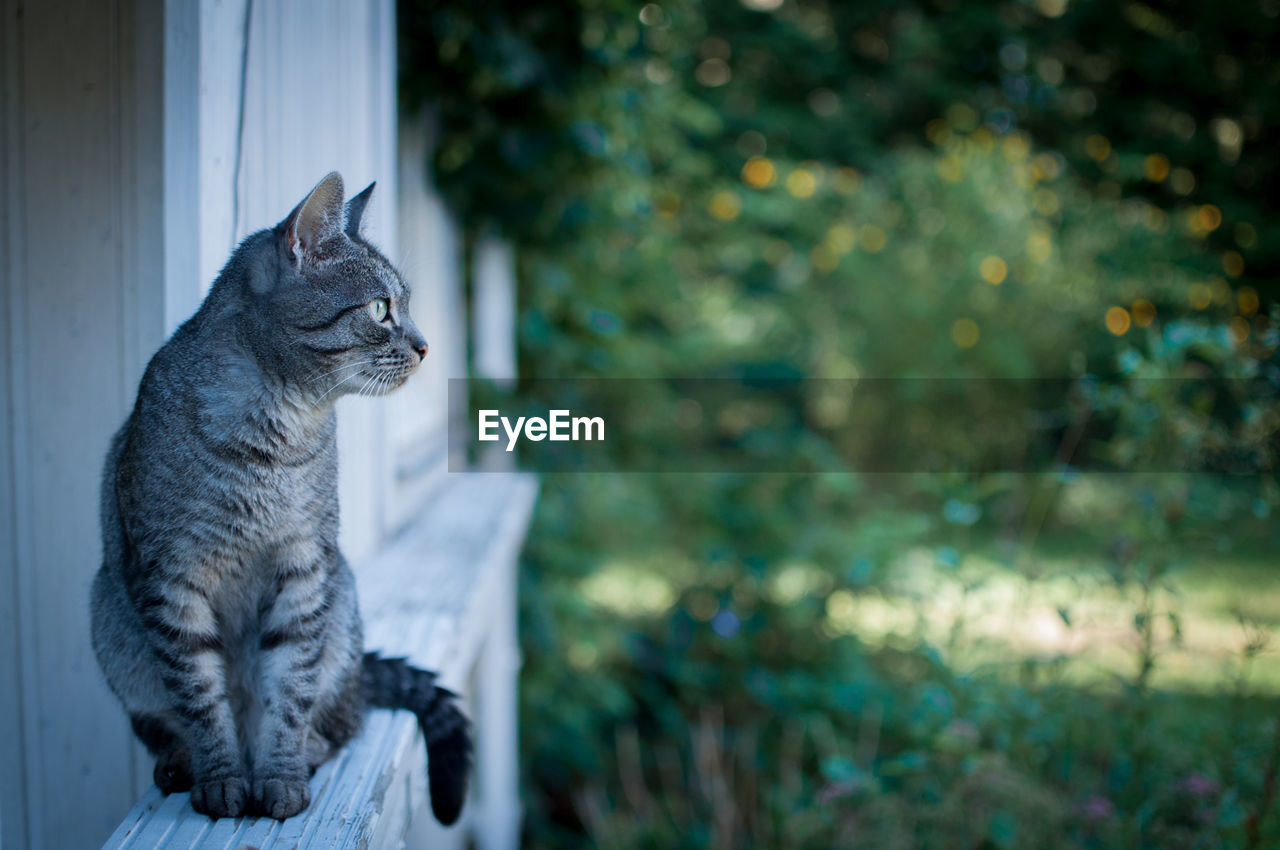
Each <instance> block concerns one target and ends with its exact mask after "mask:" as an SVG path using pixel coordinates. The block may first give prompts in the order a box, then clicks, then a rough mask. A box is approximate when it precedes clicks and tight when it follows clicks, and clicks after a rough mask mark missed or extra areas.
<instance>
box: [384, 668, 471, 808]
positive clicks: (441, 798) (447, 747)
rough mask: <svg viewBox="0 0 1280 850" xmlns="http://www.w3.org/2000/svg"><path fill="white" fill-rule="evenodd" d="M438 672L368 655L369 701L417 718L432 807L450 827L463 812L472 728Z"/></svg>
mask: <svg viewBox="0 0 1280 850" xmlns="http://www.w3.org/2000/svg"><path fill="white" fill-rule="evenodd" d="M435 680H436V674H435V673H432V672H431V671H429V670H420V669H418V668H417V667H411V666H410V665H409V663H408V662H407V661H405V659H403V658H380V657H378V654H377V653H376V652H366V653H365V655H364V670H363V690H364V697H365V700H366V701H367V702H368V703H369V705H374V706H377V707H379V708H406V709H408V710H409V711H412V712H413V713H414V714H415V715H417V717H418V725H419V726H421V727H422V735H423V737H425V738H426V739H427V779H428V784H429V785H430V788H431V810H432V811H433V812H434V813H435V816H436V820H438V821H440V823H442V824H444V825H446V826H448V825H449V824H451V823H453V822H454V821H456V820H457V819H458V815H460V814H461V813H462V804H463V802H464V801H465V800H466V797H467V777H468V775H469V774H470V773H471V731H470V724H469V723H468V722H467V718H466V717H465V716H464V715H463V714H462V712H461V711H459V710H458V706H457V704H456V703H455V702H454V700H455V699H456V698H457V694H455V693H453V691H450V690H446V689H445V688H442V687H440V686H439V685H437V684H436V681H435Z"/></svg>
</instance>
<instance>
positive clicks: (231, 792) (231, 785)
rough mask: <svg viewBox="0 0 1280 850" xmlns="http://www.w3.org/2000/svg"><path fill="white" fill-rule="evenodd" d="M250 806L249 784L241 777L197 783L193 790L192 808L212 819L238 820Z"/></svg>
mask: <svg viewBox="0 0 1280 850" xmlns="http://www.w3.org/2000/svg"><path fill="white" fill-rule="evenodd" d="M248 805H249V783H248V782H246V781H245V780H244V779H242V778H241V777H239V776H232V777H230V778H228V779H213V780H209V781H208V782H197V783H196V784H195V785H194V786H193V787H192V788H191V806H192V808H194V809H195V810H196V811H197V812H200V813H201V814H205V815H208V816H209V817H211V818H238V817H240V816H241V815H243V814H244V813H245V809H246V808H248Z"/></svg>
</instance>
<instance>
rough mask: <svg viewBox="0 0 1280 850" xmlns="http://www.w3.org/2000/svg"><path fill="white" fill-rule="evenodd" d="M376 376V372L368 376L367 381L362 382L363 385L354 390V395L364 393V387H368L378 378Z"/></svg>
mask: <svg viewBox="0 0 1280 850" xmlns="http://www.w3.org/2000/svg"><path fill="white" fill-rule="evenodd" d="M378 377H379V376H378V374H377V373H374V375H372V376H371V377H370V378H369V380H367V381H365V382H364V386H362V387H360V389H358V390H356V395H364V391H365V390H366V389H368V387H369V385H370V384H372V383H373V382H374V381H376V380H378Z"/></svg>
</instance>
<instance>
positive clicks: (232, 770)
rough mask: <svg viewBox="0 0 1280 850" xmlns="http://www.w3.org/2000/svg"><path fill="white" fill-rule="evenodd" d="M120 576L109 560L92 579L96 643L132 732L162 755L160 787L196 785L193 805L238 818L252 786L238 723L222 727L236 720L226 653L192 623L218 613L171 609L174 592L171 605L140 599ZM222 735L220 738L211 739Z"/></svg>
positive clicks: (158, 765) (155, 599)
mask: <svg viewBox="0 0 1280 850" xmlns="http://www.w3.org/2000/svg"><path fill="white" fill-rule="evenodd" d="M121 573H122V569H121V568H120V567H119V565H117V564H108V565H107V566H104V567H103V569H102V570H100V571H99V573H98V575H97V577H96V578H95V580H94V584H93V592H92V604H91V613H92V617H91V622H92V631H93V646H94V651H95V652H96V654H97V656H98V660H99V662H100V663H101V665H102V670H103V673H104V674H105V675H106V678H107V683H108V684H109V685H110V686H111V690H112V691H114V692H115V694H116V696H117V697H119V698H120V701H121V702H122V703H123V704H124V707H125V710H126V711H127V712H128V713H129V715H130V718H131V719H132V720H133V728H134V732H135V733H136V734H137V735H138V737H139V738H140V739H141V740H142V742H143V743H144V744H145V745H146V746H147V748H148V749H149V750H150V751H151V752H152V753H153V754H155V755H156V767H155V774H154V776H155V780H156V785H158V786H159V787H160V789H161V790H162V791H164V792H165V793H170V792H173V791H185V790H188V789H191V790H192V805H194V806H195V807H196V809H197V810H198V811H201V812H204V813H206V814H209V815H212V816H214V817H221V816H234V815H239V814H241V813H242V812H243V810H244V806H245V802H246V800H247V791H248V784H247V782H246V781H245V779H244V771H243V769H242V768H241V767H240V765H241V759H240V755H239V747H238V745H237V744H236V738H235V730H234V727H231V728H230V729H228V728H227V727H226V726H221V727H220V726H219V721H220V720H223V718H225V719H229V718H230V710H229V707H226V710H225V711H224V710H223V706H225V704H226V698H225V693H226V687H225V683H224V681H222V680H221V679H220V678H219V676H218V675H217V668H218V667H219V666H220V665H221V656H220V655H218V654H217V652H216V649H215V647H214V646H213V645H214V644H216V641H215V640H214V639H213V638H212V636H211V634H210V633H209V632H207V631H205V632H201V631H199V630H198V629H197V630H195V631H193V630H192V627H191V626H190V625H189V623H187V620H189V621H190V622H194V623H196V624H197V625H198V624H199V623H200V622H205V623H209V622H212V613H211V612H208V611H205V612H204V613H203V614H201V613H199V611H200V608H199V606H196V607H194V608H188V609H186V613H185V614H184V613H181V612H178V611H175V610H172V605H173V603H174V601H175V600H176V599H177V598H178V594H177V593H176V592H174V591H172V590H170V592H169V593H168V596H169V597H170V601H169V602H168V603H166V602H165V601H164V599H163V598H162V597H160V595H159V594H146V593H139V594H137V596H138V600H137V601H135V599H134V598H133V595H131V594H130V593H129V591H128V589H127V588H126V582H125V580H124V578H123V576H122V574H121ZM184 617H186V618H187V620H184ZM175 623H177V624H179V625H176V626H175V625H173V624H175ZM218 697H221V699H220V700H219V699H217V698H218ZM219 702H221V703H222V704H223V705H222V706H219V705H218V703H219ZM223 722H225V720H224V721H223ZM219 735H221V736H222V737H223V738H224V740H223V741H222V743H213V744H211V743H209V741H210V740H214V741H217V739H218V737H219ZM227 736H229V739H230V743H229V744H228V743H227V742H226V740H225V738H226V737H227Z"/></svg>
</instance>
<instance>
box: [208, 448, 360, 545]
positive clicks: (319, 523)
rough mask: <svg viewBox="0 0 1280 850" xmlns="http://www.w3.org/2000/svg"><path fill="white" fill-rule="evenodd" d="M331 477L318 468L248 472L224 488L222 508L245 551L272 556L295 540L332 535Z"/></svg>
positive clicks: (333, 498) (334, 512) (322, 467)
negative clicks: (231, 522)
mask: <svg viewBox="0 0 1280 850" xmlns="http://www.w3.org/2000/svg"><path fill="white" fill-rule="evenodd" d="M335 479H336V473H335V472H334V471H333V470H330V469H328V468H326V467H325V465H324V464H323V463H319V462H317V463H313V464H304V465H299V466H264V467H261V468H251V469H249V470H246V471H244V472H242V473H241V474H240V475H238V476H236V478H235V480H233V481H231V482H229V486H227V487H226V490H225V492H224V499H225V506H226V508H227V512H228V514H229V515H230V516H231V517H233V520H234V522H233V525H234V527H235V529H236V531H237V532H238V534H239V535H240V537H241V539H242V540H243V541H244V544H245V546H246V547H247V548H248V549H249V550H251V551H250V554H262V553H267V552H272V551H275V550H277V549H279V548H280V547H282V546H287V545H292V542H293V541H297V540H300V539H317V540H324V539H328V538H330V537H332V535H333V534H335V533H336V527H335V525H336V522H337V499H336V495H335V492H334V491H335V488H336V485H337V482H336V480H335Z"/></svg>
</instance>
